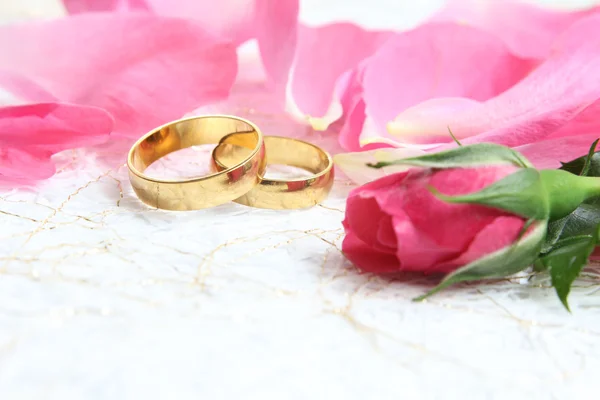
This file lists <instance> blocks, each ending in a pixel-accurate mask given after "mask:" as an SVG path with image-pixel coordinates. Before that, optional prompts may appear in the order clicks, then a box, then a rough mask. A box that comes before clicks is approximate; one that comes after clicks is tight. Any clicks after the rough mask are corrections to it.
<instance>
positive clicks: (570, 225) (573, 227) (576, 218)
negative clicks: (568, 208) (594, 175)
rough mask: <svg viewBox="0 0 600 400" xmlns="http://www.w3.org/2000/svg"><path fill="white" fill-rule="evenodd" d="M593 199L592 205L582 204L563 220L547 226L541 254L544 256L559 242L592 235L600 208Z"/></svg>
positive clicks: (599, 220)
mask: <svg viewBox="0 0 600 400" xmlns="http://www.w3.org/2000/svg"><path fill="white" fill-rule="evenodd" d="M597 202H598V199H594V200H593V203H592V204H588V203H584V204H582V205H580V206H579V207H577V209H576V210H575V211H573V212H572V213H571V214H569V215H567V216H566V217H564V218H561V219H559V220H556V221H553V222H551V223H550V224H549V225H548V234H547V236H546V240H545V242H544V245H543V246H542V254H546V253H548V252H550V251H551V250H552V248H553V247H554V246H555V245H556V243H558V242H559V241H561V240H565V239H568V238H570V237H574V236H580V235H592V234H593V233H594V232H595V231H596V230H597V229H598V225H599V224H600V206H599V205H598V204H596V203H597Z"/></svg>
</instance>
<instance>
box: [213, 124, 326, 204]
mask: <svg viewBox="0 0 600 400" xmlns="http://www.w3.org/2000/svg"><path fill="white" fill-rule="evenodd" d="M264 141H265V147H266V151H267V163H268V164H271V165H273V164H284V165H289V166H294V167H297V168H301V169H304V170H306V171H309V172H311V173H312V174H314V175H312V176H310V177H307V178H300V179H291V180H283V179H268V178H264V177H263V179H262V181H261V182H260V184H259V185H258V186H255V187H254V188H252V189H251V190H250V191H249V192H248V193H246V194H244V195H243V196H241V197H239V198H238V199H236V200H234V201H235V202H236V203H240V204H244V205H247V206H251V207H258V208H270V209H280V210H281V209H295V208H307V207H312V206H314V205H316V204H319V203H321V202H322V201H323V200H325V198H326V197H327V196H328V194H329V192H330V191H331V187H332V186H333V179H334V169H333V161H332V159H331V156H330V155H329V154H328V153H327V152H326V151H324V150H323V149H321V148H320V147H318V146H315V145H313V144H311V143H308V142H305V141H302V140H298V139H291V138H286V137H280V136H265V137H264ZM250 144H251V142H250V140H249V137H248V136H247V135H246V134H244V133H234V134H231V135H227V136H225V137H224V138H222V139H221V141H220V142H219V145H218V146H217V147H215V149H214V150H213V153H212V157H213V161H214V165H213V167H214V168H216V170H218V171H219V170H223V169H225V168H227V166H229V165H233V164H235V163H237V162H239V159H240V158H243V157H246V156H247V152H248V151H249V150H250Z"/></svg>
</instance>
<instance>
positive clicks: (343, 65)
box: [288, 23, 391, 118]
mask: <svg viewBox="0 0 600 400" xmlns="http://www.w3.org/2000/svg"><path fill="white" fill-rule="evenodd" d="M390 35H391V33H389V32H378V31H372V32H370V31H366V30H364V29H362V28H360V27H358V26H356V25H353V24H350V23H335V24H330V25H325V26H321V27H318V28H313V27H305V26H301V27H300V30H299V35H298V47H297V50H296V60H295V63H294V68H293V71H292V76H291V82H290V87H289V94H288V97H289V98H290V99H291V101H293V103H294V104H295V108H297V109H298V110H299V111H300V112H301V113H302V115H305V116H309V117H312V118H322V117H324V116H325V115H326V114H327V111H328V109H329V108H330V105H331V103H332V101H334V89H335V86H336V82H337V80H338V79H339V78H340V77H341V75H342V74H343V73H344V72H346V71H349V70H351V69H353V68H355V67H356V66H357V65H358V64H359V63H360V62H361V61H363V60H364V59H365V58H366V57H368V56H370V55H371V54H373V53H374V52H375V51H376V50H377V48H379V47H380V46H381V45H382V44H383V43H384V42H385V40H386V39H387V38H388V37H389V36H390Z"/></svg>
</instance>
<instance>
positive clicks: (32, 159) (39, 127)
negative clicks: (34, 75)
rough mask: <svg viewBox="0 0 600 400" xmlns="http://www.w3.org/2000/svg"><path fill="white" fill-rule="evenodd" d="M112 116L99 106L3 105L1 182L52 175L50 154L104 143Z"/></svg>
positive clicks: (0, 122)
mask: <svg viewBox="0 0 600 400" xmlns="http://www.w3.org/2000/svg"><path fill="white" fill-rule="evenodd" d="M112 127H113V119H112V117H111V116H110V115H109V114H108V113H107V112H106V111H104V110H102V109H99V108H96V107H85V106H76V105H71V104H59V103H40V104H30V105H24V106H11V107H2V108H0V183H5V184H6V183H30V182H32V181H35V180H38V179H44V178H48V177H50V176H52V174H53V173H54V166H53V164H52V163H51V161H50V156H51V155H52V154H54V153H57V152H59V151H62V150H65V149H70V148H74V147H83V146H89V145H94V144H97V143H101V142H104V141H105V140H106V139H107V137H108V135H109V134H110V132H111V130H112Z"/></svg>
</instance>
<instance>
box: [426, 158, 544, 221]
mask: <svg viewBox="0 0 600 400" xmlns="http://www.w3.org/2000/svg"><path fill="white" fill-rule="evenodd" d="M430 190H431V191H432V192H433V193H434V195H436V196H437V197H438V198H439V199H441V200H443V201H445V202H448V203H456V204H480V205H484V206H488V207H494V208H498V209H500V210H504V211H508V212H510V213H513V214H516V215H520V216H522V217H524V218H533V219H536V220H546V219H547V218H548V214H549V209H548V199H547V196H546V192H545V190H544V187H543V186H542V181H541V179H540V172H539V171H538V170H536V169H533V168H524V169H520V170H518V171H516V172H514V173H512V174H510V175H508V176H506V177H504V178H502V179H500V180H499V181H497V182H494V183H493V184H491V185H490V186H487V187H485V188H483V189H481V190H480V191H478V192H475V193H471V194H466V195H458V196H447V195H444V194H442V193H440V192H438V191H437V190H436V189H435V188H433V187H432V188H431V189H430Z"/></svg>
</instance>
